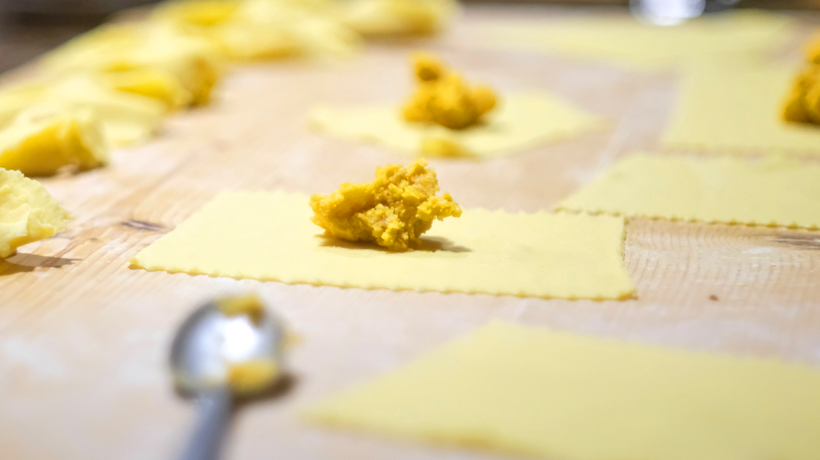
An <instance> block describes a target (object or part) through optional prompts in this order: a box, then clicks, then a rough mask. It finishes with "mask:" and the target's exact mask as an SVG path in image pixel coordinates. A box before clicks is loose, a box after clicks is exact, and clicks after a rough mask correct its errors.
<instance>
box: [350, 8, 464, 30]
mask: <svg viewBox="0 0 820 460" xmlns="http://www.w3.org/2000/svg"><path fill="white" fill-rule="evenodd" d="M457 9H458V5H457V3H456V2H454V1H452V0H351V1H347V2H340V16H341V18H342V22H343V23H344V24H345V25H347V26H349V27H351V28H352V29H353V30H355V31H357V32H359V33H361V34H362V35H365V36H390V35H428V34H431V33H434V32H437V31H438V30H440V29H441V28H442V27H443V26H444V24H445V23H446V22H447V20H448V19H449V18H450V17H451V16H452V15H453V13H454V12H455V11H456V10H457Z"/></svg>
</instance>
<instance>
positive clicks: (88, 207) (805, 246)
mask: <svg viewBox="0 0 820 460" xmlns="http://www.w3.org/2000/svg"><path fill="white" fill-rule="evenodd" d="M562 11H564V10H554V9H540V10H535V9H533V10H505V9H493V8H478V7H477V8H475V9H471V10H469V11H468V12H467V14H466V16H465V17H464V18H462V20H461V21H460V22H459V23H458V24H457V25H456V26H455V27H454V29H453V31H452V33H451V34H450V35H449V36H447V37H445V38H443V39H442V40H441V41H431V42H415V43H404V44H401V43H399V44H382V45H377V46H372V47H371V48H369V49H368V51H367V52H366V53H364V54H363V55H362V56H361V57H359V58H357V59H355V60H353V61H351V62H346V63H336V64H324V65H318V64H309V63H297V62H293V63H272V64H266V65H259V66H252V67H245V68H241V69H238V70H236V71H235V72H234V73H233V74H232V75H231V76H230V77H229V78H228V79H227V80H226V81H225V82H224V85H223V86H222V88H221V89H220V91H219V96H218V101H216V102H215V103H214V104H213V105H212V106H210V107H207V108H204V109H201V110H195V111H191V112H188V113H183V114H180V115H178V116H175V117H173V118H172V119H170V120H169V121H168V122H167V124H166V125H165V127H164V130H163V133H162V135H161V136H160V137H159V138H157V139H156V140H155V141H153V142H151V143H149V144H147V145H143V146H140V147H136V148H133V149H127V150H118V151H116V152H114V155H113V161H112V164H111V166H110V167H107V168H105V169H100V170H96V171H91V172H87V173H83V174H79V175H76V176H66V177H55V178H50V179H47V180H44V181H43V183H44V184H45V185H46V187H47V188H48V189H49V190H50V191H51V192H52V194H53V195H54V196H55V197H57V199H58V200H59V201H60V202H61V203H62V204H63V205H64V207H66V208H67V209H69V210H70V211H71V212H72V213H73V214H74V216H75V217H76V220H75V221H74V222H73V223H72V225H71V228H70V230H69V231H68V232H66V233H64V234H61V235H59V236H57V237H54V238H51V239H48V240H45V241H42V242H40V243H34V244H31V245H29V246H26V247H24V248H23V249H22V250H21V251H20V254H18V255H16V256H14V257H12V258H10V259H8V260H6V261H3V262H0V458H2V459H10V460H11V459H14V460H17V459H21V460H22V459H26V460H40V459H44V460H45V459H48V460H53V459H56V458H59V459H61V460H75V459H76V460H96V459H100V460H112V459H118V460H145V459H162V458H172V457H173V453H174V452H175V450H176V449H178V448H179V447H180V446H181V444H182V443H183V441H184V439H185V438H186V437H187V434H188V430H189V427H190V424H191V422H192V420H193V417H194V415H195V412H194V406H193V405H192V404H190V403H189V402H186V401H184V400H182V399H181V398H179V397H178V396H177V395H175V394H174V392H173V391H172V385H171V381H170V378H169V375H168V372H167V366H166V359H167V354H168V348H169V343H170V341H171V338H172V334H173V332H174V329H175V327H176V325H177V324H178V323H179V322H180V321H181V320H182V318H183V317H185V315H186V314H187V313H188V312H189V311H190V310H191V308H192V307H193V306H195V305H196V304H198V303H199V302H202V301H203V300H205V299H208V298H210V297H212V296H214V295H218V294H225V293H232V292H244V291H248V290H250V291H256V292H258V293H260V294H261V295H262V296H263V297H264V298H265V299H266V300H267V301H268V302H269V303H270V304H271V305H272V306H274V307H275V308H276V310H277V311H278V312H279V313H280V314H281V315H282V316H283V317H284V318H285V319H286V320H287V322H288V323H289V325H290V327H292V329H293V330H295V331H297V332H298V333H299V334H300V335H301V337H302V339H303V340H302V342H301V344H299V345H298V346H297V347H295V348H294V349H293V350H292V352H291V353H290V355H289V358H290V365H291V367H292V371H293V375H294V384H293V385H292V387H291V388H290V390H289V391H288V392H287V393H286V394H284V395H282V396H280V397H278V398H271V399H268V400H265V401H261V402H259V403H257V404H253V405H249V406H246V407H243V408H242V409H241V410H240V411H238V413H237V414H236V417H235V419H234V423H233V426H232V433H231V438H230V442H229V444H228V446H227V454H228V455H227V458H229V459H356V460H367V459H383V458H390V459H392V460H409V459H421V458H425V459H427V458H430V459H479V458H497V457H495V456H493V455H489V454H481V453H474V452H467V451H461V450H455V449H447V448H432V447H426V446H423V445H419V444H415V443H409V442H403V441H392V440H385V439H381V438H378V437H371V436H367V435H359V434H351V433H345V432H335V431H329V430H325V429H321V428H315V427H312V426H307V425H305V424H303V423H302V422H301V421H300V420H299V418H298V413H299V410H300V408H301V407H304V405H305V404H306V403H309V402H311V401H315V400H316V399H317V398H319V397H322V396H325V395H329V394H332V393H333V392H335V391H337V390H339V389H342V388H345V387H347V386H349V385H354V384H357V383H359V382H362V381H365V380H367V379H369V378H371V377H373V376H376V375H379V374H381V373H383V372H386V371H389V370H391V369H393V368H395V367H397V366H400V365H402V364H404V363H406V362H407V361H408V360H409V359H411V358H413V357H415V356H419V355H420V354H422V353H424V352H426V351H428V350H431V349H434V348H435V347H438V346H440V345H442V344H444V343H446V342H447V341H449V340H451V339H453V338H455V337H457V336H459V335H462V334H465V333H467V332H469V331H470V330H472V329H473V328H475V327H477V326H479V325H481V324H483V323H485V322H487V321H488V320H490V319H493V318H495V319H502V320H507V321H515V322H520V323H526V324H531V325H539V326H546V327H550V328H553V329H558V330H567V331H572V332H577V333H579V334H588V335H596V336H605V337H616V338H619V339H624V340H634V341H639V342H642V343H648V344H663V345H668V346H674V347H683V348H690V349H699V350H709V351H714V352H731V353H738V354H744V355H756V356H778V357H782V358H784V359H787V360H800V361H806V362H812V363H820V232H809V231H789V230H784V229H771V228H749V227H742V226H725V225H699V224H688V223H670V222H665V221H651V220H642V219H637V220H633V221H631V222H630V223H629V225H628V235H627V239H626V266H627V268H628V270H629V272H630V274H631V275H632V277H633V279H634V280H635V283H636V284H637V292H638V299H637V300H631V301H624V302H591V301H564V300H540V299H522V298H515V297H494V296H486V295H477V296H472V295H461V294H448V295H445V294H436V293H427V294H420V293H413V292H389V291H381V290H376V291H366V290H359V289H338V288H330V287H323V288H317V287H310V286H303V285H295V286H289V285H284V284H279V283H260V282H256V281H249V280H244V281H237V280H232V279H226V278H209V277H206V276H195V277H192V276H188V275H185V274H176V275H171V274H167V273H163V272H154V273H149V272H146V271H142V270H136V269H131V268H129V263H128V260H129V258H130V257H132V256H133V255H134V254H136V252H137V251H139V250H140V249H142V248H144V247H146V246H147V245H149V244H150V243H152V242H153V241H156V239H157V238H159V237H160V236H161V235H162V234H164V233H166V232H168V231H170V230H171V229H173V228H174V227H175V226H176V225H178V224H179V223H181V222H183V221H184V220H185V219H186V218H187V217H188V216H190V215H191V214H192V213H193V212H195V211H196V210H197V209H198V208H200V207H201V206H202V205H203V204H204V203H206V202H207V201H208V200H209V199H210V198H212V197H213V196H214V195H215V194H216V193H217V192H220V191H223V190H239V189H264V190H273V189H283V190H290V191H300V192H329V191H331V190H332V189H334V188H335V187H336V186H337V185H338V184H339V183H341V182H344V181H364V180H369V179H370V178H371V177H372V174H373V171H374V169H375V167H376V166H378V165H383V164H386V163H391V162H394V163H395V162H408V161H409V159H408V158H406V157H403V156H401V155H399V154H396V153H393V152H390V151H385V150H382V149H379V148H374V147H366V146H360V145H356V144H354V143H351V142H347V141H343V140H337V139H333V138H329V137H323V136H319V135H315V134H312V133H310V132H309V131H308V129H307V127H306V124H305V115H306V112H307V111H308V109H309V108H311V107H312V106H314V105H316V104H319V103H336V104H345V103H365V102H373V103H376V102H386V101H398V100H400V99H402V98H403V97H404V96H405V95H406V94H407V93H408V91H409V84H410V83H409V78H408V70H407V65H406V52H407V49H408V48H409V47H424V48H428V49H433V50H436V51H438V52H440V53H441V54H442V55H443V56H444V57H445V58H446V59H447V60H448V61H449V62H451V63H452V64H454V65H455V66H456V67H458V68H460V69H464V71H465V72H466V74H467V75H469V77H470V78H472V79H475V80H480V81H487V82H491V83H492V84H494V85H496V86H497V87H499V88H500V89H501V90H502V93H503V91H504V90H513V89H518V88H543V89H546V90H550V91H553V92H555V93H557V94H560V95H561V96H563V97H565V98H567V99H568V100H571V101H574V102H576V103H577V104H579V105H581V106H583V107H585V108H586V109H588V110H591V111H594V112H597V113H600V114H603V115H605V116H607V117H610V118H611V119H612V120H613V122H612V126H611V129H608V130H605V131H602V132H596V133H591V134H588V135H585V136H583V137H581V138H578V139H575V140H572V141H569V142H565V143H562V144H558V145H552V146H545V147H542V148H537V149H532V150H530V151H527V152H524V153H522V154H520V155H515V156H511V157H509V158H504V159H497V160H492V161H486V162H464V161H433V162H432V163H433V165H434V166H435V168H436V169H437V171H438V173H439V178H440V181H441V183H442V184H443V187H444V188H445V189H446V190H448V191H450V192H451V193H452V195H453V196H454V197H456V199H457V200H458V201H459V202H460V203H461V204H462V205H463V206H464V207H465V208H471V207H478V206H482V207H487V208H504V209H507V210H510V211H536V210H538V209H544V208H547V209H548V208H550V207H551V206H552V205H553V204H554V203H556V202H557V201H558V200H560V199H562V198H564V197H565V196H567V195H568V194H570V193H572V192H573V191H575V190H577V189H578V188H579V187H580V186H581V185H582V184H583V183H584V182H586V181H588V180H590V178H592V177H593V176H594V175H595V174H596V173H598V172H600V171H602V170H603V169H605V168H606V167H607V166H608V165H610V164H611V162H612V161H613V160H614V159H615V158H617V157H619V156H621V155H624V154H627V153H629V152H630V151H634V150H651V149H655V148H656V143H657V140H658V137H659V134H660V133H661V131H662V130H663V128H664V126H665V124H666V123H667V120H668V117H669V113H670V108H671V107H672V106H673V105H674V103H675V97H676V96H675V89H676V85H677V81H676V78H675V76H674V75H672V74H669V75H654V76H653V75H637V74H632V73H629V72H626V71H623V70H618V69H615V68H610V67H606V66H602V65H596V64H589V63H587V64H584V63H578V62H572V61H570V60H566V59H561V58H558V57H554V56H546V55H535V54H529V53H525V52H504V51H486V50H485V51H482V50H477V49H471V48H470V46H469V40H468V38H469V36H470V35H471V33H472V32H473V31H474V28H475V26H476V25H477V24H480V23H482V22H485V21H489V20H496V19H500V18H501V19H511V18H512V19H514V18H524V17H526V18H528V19H531V18H534V17H541V16H543V17H546V16H549V15H551V14H562V13H561V12H562ZM226 244H230V242H226Z"/></svg>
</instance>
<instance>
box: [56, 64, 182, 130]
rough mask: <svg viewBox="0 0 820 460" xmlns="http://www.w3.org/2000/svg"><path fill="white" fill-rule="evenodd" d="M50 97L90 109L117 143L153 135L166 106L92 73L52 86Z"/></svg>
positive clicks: (76, 106)
mask: <svg viewBox="0 0 820 460" xmlns="http://www.w3.org/2000/svg"><path fill="white" fill-rule="evenodd" d="M46 98H47V99H46V100H48V101H57V102H60V103H62V104H65V105H68V106H70V107H73V108H76V109H79V110H82V109H86V110H90V111H91V112H93V113H94V115H95V116H96V117H97V118H98V119H99V120H100V122H101V123H102V128H103V132H104V133H105V136H106V138H107V139H108V140H110V141H111V142H112V143H113V144H115V145H118V146H121V145H130V144H134V143H137V142H141V141H145V140H147V139H149V138H150V137H152V136H153V135H154V133H155V131H156V129H157V127H158V126H159V124H160V122H161V121H162V118H163V116H164V114H165V113H166V110H167V109H166V107H165V105H164V104H163V103H161V102H159V101H157V100H156V99H153V98H150V97H145V96H140V95H138V94H132V93H127V92H121V91H116V90H113V89H110V88H108V87H106V86H105V84H104V83H102V82H101V81H100V80H99V79H97V78H94V77H92V76H77V77H72V78H70V79H68V80H65V81H62V82H59V83H57V84H55V85H54V86H53V87H51V88H49V90H48V93H47V96H46Z"/></svg>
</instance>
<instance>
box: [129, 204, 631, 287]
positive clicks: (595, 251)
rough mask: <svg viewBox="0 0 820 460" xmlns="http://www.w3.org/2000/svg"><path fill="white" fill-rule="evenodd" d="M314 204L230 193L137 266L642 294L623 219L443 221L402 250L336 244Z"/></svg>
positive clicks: (350, 283)
mask: <svg viewBox="0 0 820 460" xmlns="http://www.w3.org/2000/svg"><path fill="white" fill-rule="evenodd" d="M308 199H309V197H308V196H307V195H302V194H287V193H281V192H231V193H224V194H221V195H219V196H217V197H216V198H214V199H213V200H212V201H211V202H209V203H208V204H207V205H205V207H203V208H202V209H201V210H199V211H198V212H197V213H196V214H194V215H193V216H191V217H190V218H189V219H188V220H186V221H185V222H183V223H182V224H181V225H179V226H178V227H177V228H175V229H174V230H173V231H172V232H170V233H168V234H166V235H164V236H163V237H162V238H160V239H159V240H158V241H156V242H155V243H153V244H151V245H150V246H148V247H147V248H145V249H143V250H142V251H140V252H139V253H138V254H137V255H136V256H135V257H134V258H133V259H131V263H132V264H133V265H134V266H136V267H141V268H144V269H146V270H164V271H168V272H170V273H188V274H190V275H201V274H207V275H210V276H227V277H231V278H238V279H254V280H259V281H278V282H281V283H288V284H311V285H314V286H336V287H342V288H360V289H390V290H395V291H401V290H413V291H420V292H425V291H434V292H460V293H465V294H491V295H512V296H521V297H541V298H553V297H554V298H562V299H598V300H602V299H611V300H616V299H617V300H623V299H629V298H631V297H633V296H634V293H635V286H634V284H633V283H632V281H631V280H630V278H629V273H628V272H627V270H626V268H625V267H624V249H623V238H624V235H625V233H624V219H623V218H621V217H610V216H588V215H570V214H547V213H545V212H538V213H534V214H526V213H507V212H504V211H488V210H485V209H470V210H465V211H464V213H463V214H462V216H461V217H460V218H458V219H445V220H444V221H442V222H438V223H437V224H436V225H435V226H434V227H433V228H432V229H430V231H428V232H427V233H425V234H424V236H423V237H422V238H421V247H420V248H418V249H416V250H414V251H403V252H394V251H386V250H384V249H383V248H380V247H378V246H376V245H367V244H357V243H348V242H346V241H342V240H330V239H328V238H327V237H325V236H324V235H322V234H321V231H320V230H319V228H318V227H316V225H315V224H313V223H312V222H311V221H310V218H311V215H312V213H313V212H312V210H311V209H310V207H308V206H306V205H305V203H306V202H307V201H308ZM260 210H262V212H260ZM225 241H231V244H229V245H226V244H224V242H225Z"/></svg>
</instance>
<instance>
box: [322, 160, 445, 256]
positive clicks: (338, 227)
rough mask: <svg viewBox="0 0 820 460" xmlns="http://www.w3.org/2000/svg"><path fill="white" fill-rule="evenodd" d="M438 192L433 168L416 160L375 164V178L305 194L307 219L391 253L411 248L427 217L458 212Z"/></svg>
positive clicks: (341, 236) (332, 232)
mask: <svg viewBox="0 0 820 460" xmlns="http://www.w3.org/2000/svg"><path fill="white" fill-rule="evenodd" d="M438 191H439V186H438V180H437V178H436V172H435V171H433V169H432V168H429V167H428V166H427V160H425V159H423V158H420V159H418V160H416V161H415V162H413V163H412V164H411V165H409V166H408V167H406V168H405V167H404V166H401V165H387V166H383V167H379V168H376V180H374V181H373V182H369V183H368V182H365V183H361V184H351V183H344V184H342V185H341V187H339V189H338V190H337V191H335V192H333V193H331V194H330V195H321V194H318V193H317V194H314V195H313V196H311V197H310V207H311V208H312V209H313V212H314V216H313V218H312V219H311V220H312V221H313V223H315V224H316V225H318V226H320V227H322V228H323V229H325V232H327V234H328V235H329V236H332V237H335V238H339V239H342V240H347V241H364V242H372V243H376V244H378V245H379V246H383V247H385V248H387V249H390V250H392V251H406V250H412V249H413V248H414V247H416V246H418V244H419V237H420V236H421V235H422V234H423V233H424V232H426V231H427V230H430V227H432V225H433V221H434V220H436V219H438V220H444V218H445V217H451V216H452V217H459V216H461V207H460V206H459V205H458V203H456V202H455V201H453V198H452V197H451V196H450V194H449V193H445V194H444V195H443V196H436V193H437V192H438Z"/></svg>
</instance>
